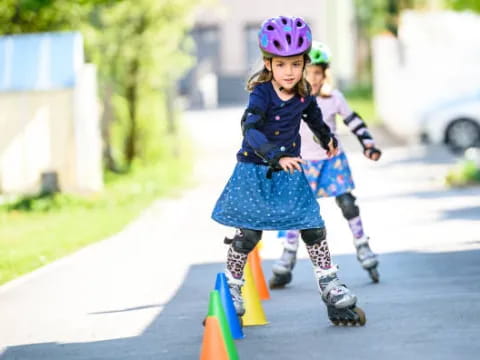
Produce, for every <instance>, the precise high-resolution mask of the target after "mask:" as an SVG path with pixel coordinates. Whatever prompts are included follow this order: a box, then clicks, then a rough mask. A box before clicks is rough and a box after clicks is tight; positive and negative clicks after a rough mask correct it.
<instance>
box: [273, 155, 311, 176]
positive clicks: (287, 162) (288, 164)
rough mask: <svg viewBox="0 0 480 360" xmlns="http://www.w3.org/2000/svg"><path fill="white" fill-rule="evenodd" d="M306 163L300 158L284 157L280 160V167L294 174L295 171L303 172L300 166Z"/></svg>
mask: <svg viewBox="0 0 480 360" xmlns="http://www.w3.org/2000/svg"><path fill="white" fill-rule="evenodd" d="M304 163H305V161H304V160H302V159H300V158H298V157H282V158H281V159H280V160H278V164H279V165H280V167H281V168H282V169H283V170H284V171H287V172H289V173H290V174H293V173H294V172H295V170H298V171H302V166H301V165H300V164H304Z"/></svg>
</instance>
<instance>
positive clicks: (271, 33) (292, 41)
mask: <svg viewBox="0 0 480 360" xmlns="http://www.w3.org/2000/svg"><path fill="white" fill-rule="evenodd" d="M258 44H259V46H260V49H261V50H262V52H263V54H264V55H266V56H272V55H273V56H293V55H300V54H304V53H307V52H308V51H310V47H311V46H312V32H311V30H310V27H309V26H308V25H307V23H306V22H305V21H304V20H303V19H302V18H299V17H294V16H292V17H286V16H277V17H274V18H271V19H268V20H265V21H264V22H263V24H262V26H261V28H260V31H259V33H258Z"/></svg>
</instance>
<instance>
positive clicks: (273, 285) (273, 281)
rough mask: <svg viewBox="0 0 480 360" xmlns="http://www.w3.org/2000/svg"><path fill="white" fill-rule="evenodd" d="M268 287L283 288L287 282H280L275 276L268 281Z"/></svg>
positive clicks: (271, 288)
mask: <svg viewBox="0 0 480 360" xmlns="http://www.w3.org/2000/svg"><path fill="white" fill-rule="evenodd" d="M268 287H269V288H270V290H275V289H283V288H284V287H285V284H278V283H277V281H276V279H275V278H274V277H273V278H271V279H270V280H269V281H268Z"/></svg>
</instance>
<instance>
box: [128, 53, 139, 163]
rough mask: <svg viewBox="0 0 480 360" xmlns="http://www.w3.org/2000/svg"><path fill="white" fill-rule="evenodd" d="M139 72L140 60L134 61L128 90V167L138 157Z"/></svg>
mask: <svg viewBox="0 0 480 360" xmlns="http://www.w3.org/2000/svg"><path fill="white" fill-rule="evenodd" d="M138 70H139V63H138V60H134V61H133V63H132V66H131V67H130V75H131V77H132V79H133V80H132V81H131V82H130V84H129V85H128V86H127V88H126V98H127V103H128V114H129V117H128V118H129V119H128V120H129V122H130V124H129V127H128V133H127V137H126V139H125V159H126V161H127V166H128V167H130V166H131V165H132V162H133V159H134V158H135V156H136V155H137V150H138V147H137V130H138V128H137V103H138V84H137V78H138V76H137V75H138Z"/></svg>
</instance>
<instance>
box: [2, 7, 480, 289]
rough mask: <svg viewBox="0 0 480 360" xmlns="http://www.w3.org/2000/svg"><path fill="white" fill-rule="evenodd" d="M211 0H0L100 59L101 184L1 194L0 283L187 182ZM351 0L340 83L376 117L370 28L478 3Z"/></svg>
mask: <svg viewBox="0 0 480 360" xmlns="http://www.w3.org/2000/svg"><path fill="white" fill-rule="evenodd" d="M332 1H333V0H332ZM218 2H221V1H218ZM216 3H217V2H215V1H209V0H205V1H197V0H135V1H133V0H77V1H71V0H1V6H0V35H11V34H22V33H36V32H50V31H64V30H75V31H80V32H81V33H82V34H83V37H84V40H85V52H86V58H87V61H88V62H92V63H94V64H95V65H96V66H97V69H98V82H99V97H100V99H99V101H100V103H101V104H102V138H103V145H104V146H103V163H104V178H105V182H106V187H105V191H104V192H103V193H101V194H96V195H92V196H88V197H80V196H74V195H68V194H62V193H56V194H38V195H34V196H27V197H21V198H5V199H4V200H3V205H1V206H0V284H1V283H4V282H6V281H8V280H10V279H12V278H14V277H16V276H18V275H21V274H23V273H25V272H28V271H31V270H32V269H34V268H36V267H38V266H41V265H43V264H45V263H47V262H50V261H52V260H54V259H56V258H58V257H60V256H63V255H65V254H67V253H69V252H71V251H73V250H75V249H78V248H79V247H81V246H84V245H86V244H88V243H91V242H93V241H97V240H99V239H102V238H105V237H106V236H108V235H110V234H113V233H115V232H116V231H119V230H120V229H121V228H122V227H123V226H124V225H125V224H126V223H128V222H129V221H131V220H132V218H134V217H135V216H137V215H138V214H139V212H140V211H141V210H142V209H143V208H145V207H146V206H148V204H149V203H151V202H152V201H153V200H154V199H155V198H157V197H159V196H162V195H165V194H172V191H175V189H178V188H180V187H182V186H186V185H188V184H189V183H190V181H189V174H190V172H191V168H192V163H193V160H192V157H193V153H194V152H193V151H192V149H191V148H190V145H189V140H188V134H187V131H185V129H182V127H181V123H180V122H179V117H180V116H181V109H179V107H178V106H177V102H176V98H177V85H178V81H179V79H180V78H181V77H182V76H184V75H185V74H186V72H187V71H188V70H189V69H190V68H192V67H193V66H195V64H196V58H195V57H194V56H192V54H193V53H194V51H193V49H194V47H195V43H194V41H193V37H192V33H191V31H192V29H193V26H194V14H195V11H196V10H197V9H198V8H199V7H201V6H203V5H205V4H208V5H209V6H216V5H215V4H216ZM432 4H433V5H432ZM354 5H355V19H356V23H355V27H356V30H357V33H358V34H359V35H358V42H357V45H356V46H358V47H359V49H360V50H361V51H358V52H357V57H356V59H355V61H356V68H357V71H356V80H355V83H353V84H350V86H349V87H348V88H346V89H344V90H345V91H346V96H347V98H348V100H349V102H350V104H351V105H352V107H353V108H355V109H357V111H358V112H359V113H361V114H363V117H365V118H366V119H368V120H369V121H370V123H378V122H379V119H378V117H377V116H376V114H375V109H374V106H373V100H372V80H371V72H372V71H371V50H370V43H371V41H370V40H371V37H372V36H373V35H374V34H378V33H381V32H386V31H387V32H390V33H392V34H396V32H397V26H398V18H399V14H400V13H401V12H402V11H403V10H405V9H428V8H429V7H432V6H435V7H438V6H441V7H442V8H450V9H455V10H465V9H467V10H473V11H476V12H480V2H479V1H475V0H463V1H461V0H445V1H432V0H398V1H395V0H372V1H362V0H355V1H354ZM272 11H273V13H272V16H273V15H276V14H275V11H274V9H272ZM300 15H302V14H300ZM475 174H476V173H475ZM475 176H477V174H476V175H475Z"/></svg>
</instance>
